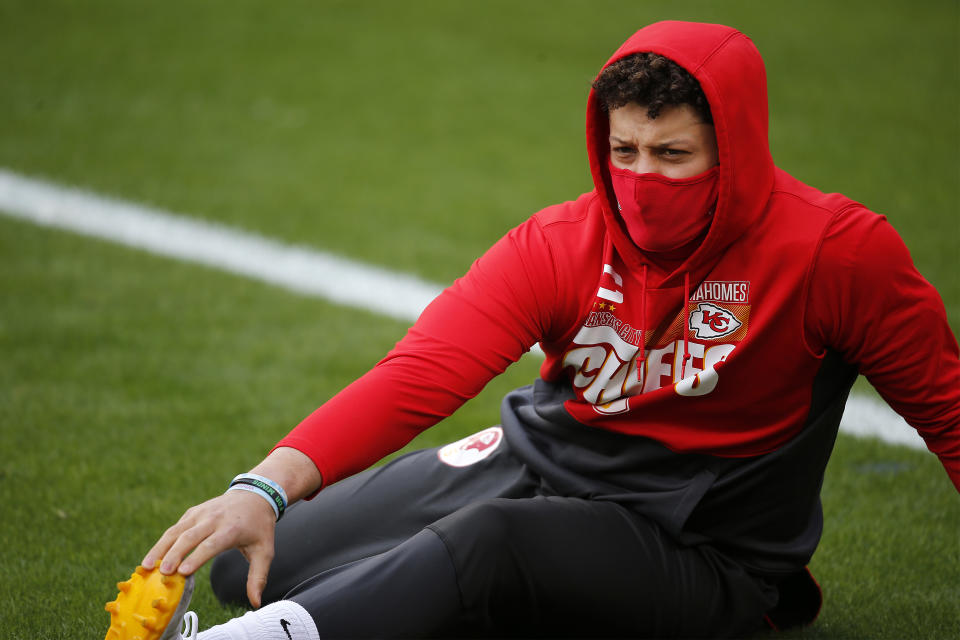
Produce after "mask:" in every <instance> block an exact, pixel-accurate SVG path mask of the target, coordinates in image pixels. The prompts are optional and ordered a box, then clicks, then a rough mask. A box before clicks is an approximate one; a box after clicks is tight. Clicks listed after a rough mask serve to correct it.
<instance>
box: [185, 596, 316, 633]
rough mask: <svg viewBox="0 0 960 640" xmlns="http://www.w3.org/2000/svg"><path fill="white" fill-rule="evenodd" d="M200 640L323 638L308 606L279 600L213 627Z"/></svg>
mask: <svg viewBox="0 0 960 640" xmlns="http://www.w3.org/2000/svg"><path fill="white" fill-rule="evenodd" d="M197 640H320V634H319V633H317V625H316V624H314V622H313V617H311V616H310V614H309V613H307V610H306V609H304V608H303V607H301V606H300V605H299V604H297V603H296V602H294V601H292V600H280V601H278V602H274V603H272V604H268V605H267V606H265V607H262V608H260V609H257V610H256V611H248V612H247V613H245V614H243V615H242V616H240V617H239V618H234V619H233V620H229V621H227V622H225V623H223V624H220V625H217V626H215V627H210V628H209V629H207V630H206V631H203V632H201V633H200V635H199V636H198V638H197Z"/></svg>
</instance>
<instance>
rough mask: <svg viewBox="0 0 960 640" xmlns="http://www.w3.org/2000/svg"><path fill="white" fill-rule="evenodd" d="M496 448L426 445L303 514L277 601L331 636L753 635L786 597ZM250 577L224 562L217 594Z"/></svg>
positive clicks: (282, 558)
mask: <svg viewBox="0 0 960 640" xmlns="http://www.w3.org/2000/svg"><path fill="white" fill-rule="evenodd" d="M491 449H493V450H492V453H491V452H490V451H486V452H485V454H486V455H487V457H485V458H483V459H480V460H479V461H477V462H475V463H472V464H468V465H467V466H461V467H455V466H450V465H449V464H446V463H444V462H442V461H441V458H440V456H439V455H438V452H439V450H438V449H428V450H424V451H419V452H416V453H412V454H409V455H407V456H404V457H401V458H398V459H397V460H395V461H393V462H392V463H390V464H388V465H386V466H384V467H381V468H378V469H373V470H369V471H366V472H364V473H362V474H359V475H357V476H354V477H352V478H349V479H347V480H344V481H342V482H339V483H337V484H335V485H333V486H331V487H328V488H327V489H325V490H324V491H322V492H321V493H320V494H319V495H318V496H317V497H316V498H314V499H313V500H311V501H305V502H300V503H298V504H296V505H293V506H292V507H291V508H290V509H289V510H288V512H287V514H286V515H285V516H284V518H283V520H282V521H281V522H280V523H279V524H278V526H277V537H276V557H275V559H274V562H273V565H272V566H271V570H270V575H269V580H268V584H267V589H266V592H265V594H264V601H265V602H271V601H274V600H279V599H290V600H294V601H296V602H297V603H299V604H300V605H302V606H303V607H304V608H305V609H306V610H307V611H309V612H310V614H311V615H312V616H313V618H314V620H315V621H316V623H317V628H318V630H319V632H320V637H321V638H350V637H430V636H434V637H436V636H454V637H463V636H522V637H530V636H538V635H539V636H581V637H582V636H592V637H597V636H631V637H657V638H660V637H705V636H709V637H722V636H742V635H744V634H747V633H749V632H751V631H753V630H755V629H758V628H760V627H761V625H762V616H763V614H764V612H765V611H767V610H768V609H769V608H770V607H772V606H773V605H774V604H775V603H776V592H775V589H774V588H773V587H772V586H770V585H769V584H768V583H767V582H766V581H765V580H763V579H761V578H758V577H755V576H751V575H750V574H748V573H747V572H746V571H745V570H744V569H743V568H742V567H740V566H739V565H738V564H737V563H736V562H734V561H733V560H731V559H730V558H728V557H726V556H724V555H723V554H722V553H720V552H718V551H716V550H715V549H712V548H711V547H709V546H705V545H699V546H691V547H684V546H681V545H679V544H677V543H676V542H675V541H674V540H672V539H671V537H670V536H669V535H668V534H667V533H666V532H665V531H664V530H663V529H662V528H661V527H660V526H659V525H657V524H656V523H655V522H653V521H652V520H650V519H648V518H646V517H645V516H643V515H640V514H639V513H636V512H635V511H632V510H630V509H628V508H626V507H624V506H622V505H621V504H619V503H617V502H616V501H611V500H591V499H584V498H582V497H580V498H572V497H564V496H560V495H556V494H555V492H553V491H552V490H551V489H550V488H549V487H548V486H546V484H545V483H544V482H542V481H541V480H540V479H539V478H538V477H536V476H535V475H534V474H533V473H532V472H531V471H530V470H529V469H528V468H527V466H526V465H524V464H523V463H522V462H520V461H519V460H518V459H517V458H516V457H514V456H513V455H512V454H511V452H510V449H509V445H508V444H507V442H506V441H503V440H500V441H499V442H498V443H497V444H496V446H495V448H493V447H491ZM246 573H247V563H246V560H245V559H244V558H243V556H242V555H241V554H240V553H239V552H237V551H230V552H227V553H225V554H222V555H221V556H219V557H218V558H217V559H216V560H215V561H214V564H213V570H212V573H211V581H212V583H213V589H214V592H215V593H216V595H217V597H218V598H219V599H220V600H221V601H223V602H244V601H245V583H246Z"/></svg>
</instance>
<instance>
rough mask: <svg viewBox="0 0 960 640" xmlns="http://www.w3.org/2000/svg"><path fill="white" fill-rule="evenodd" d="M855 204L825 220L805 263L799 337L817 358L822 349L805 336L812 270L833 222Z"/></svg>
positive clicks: (821, 353) (854, 204)
mask: <svg viewBox="0 0 960 640" xmlns="http://www.w3.org/2000/svg"><path fill="white" fill-rule="evenodd" d="M779 193H784V194H785V195H794V194H791V193H787V192H779ZM808 204H812V203H808ZM812 206H814V207H817V208H818V209H822V210H824V211H830V210H829V209H826V208H825V207H821V206H819V205H816V204H812ZM857 206H861V205H858V204H857V203H856V202H851V203H849V204H846V205H844V206H843V207H841V208H840V209H838V210H837V211H834V212H832V214H831V216H830V219H829V220H828V221H827V224H825V225H824V226H823V231H821V232H820V237H819V238H817V246H816V248H815V249H814V251H813V255H812V256H811V258H810V264H808V265H807V272H806V274H805V275H804V279H803V300H802V301H801V305H800V308H801V309H802V310H803V311H802V313H801V314H800V337H801V339H802V340H803V346H804V348H805V349H806V350H807V353H809V354H810V355H811V356H813V357H814V358H817V359H818V360H819V359H821V358H823V355H824V350H821V351H820V352H819V353H817V352H816V351H814V349H813V347H812V346H811V344H810V340H809V338H808V336H807V313H808V311H809V302H810V289H811V287H812V283H813V272H814V271H815V270H816V267H817V261H818V260H819V259H820V251H821V249H823V243H824V241H825V240H826V237H827V234H828V233H829V232H830V229H831V228H832V227H833V223H834V222H836V220H837V218H839V217H840V216H841V215H842V214H844V213H846V212H847V211H848V210H849V209H851V208H853V207H857Z"/></svg>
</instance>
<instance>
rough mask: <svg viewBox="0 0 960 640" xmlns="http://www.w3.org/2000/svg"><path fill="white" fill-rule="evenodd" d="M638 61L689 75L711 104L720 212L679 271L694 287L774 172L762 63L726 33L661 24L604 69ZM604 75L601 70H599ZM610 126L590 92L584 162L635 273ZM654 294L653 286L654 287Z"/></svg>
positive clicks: (757, 207)
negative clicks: (648, 59)
mask: <svg viewBox="0 0 960 640" xmlns="http://www.w3.org/2000/svg"><path fill="white" fill-rule="evenodd" d="M635 53H655V54H658V55H661V56H664V57H666V58H669V59H670V60H672V61H673V62H675V63H677V64H678V65H680V66H681V67H683V68H684V69H686V70H687V72H688V73H690V75H692V76H693V77H694V78H696V79H697V81H698V82H699V83H700V86H701V88H702V89H703V93H704V95H705V96H706V98H707V101H708V102H709V103H710V112H711V115H712V116H713V123H714V128H715V130H716V137H717V147H718V151H719V159H720V175H719V181H718V198H717V206H716V210H715V212H714V216H713V221H712V223H711V225H710V229H709V231H708V233H707V235H706V237H705V238H704V240H703V241H702V243H701V244H700V246H698V247H697V248H696V250H695V251H694V252H693V253H692V255H690V256H689V257H688V258H687V259H686V261H685V262H684V263H683V265H681V267H680V268H679V269H677V270H676V271H674V273H673V274H668V275H667V277H666V279H665V280H664V281H663V282H662V283H660V284H661V285H666V286H669V283H668V281H671V280H673V278H674V277H678V276H679V274H680V273H682V272H688V273H690V274H691V275H692V276H693V278H694V279H695V281H698V280H699V278H700V277H702V275H703V274H705V273H706V272H707V271H708V270H709V268H710V267H711V266H712V265H713V264H714V263H715V262H716V260H717V259H719V257H720V255H721V254H722V253H723V251H724V249H726V247H727V246H729V245H730V244H731V243H732V242H733V241H735V240H736V239H737V238H738V237H740V235H741V234H743V232H744V231H745V230H746V229H747V228H748V227H749V226H750V225H751V224H752V223H753V222H754V221H756V220H757V219H758V218H759V217H760V215H761V213H762V212H763V209H764V207H765V205H766V202H767V200H768V198H769V197H770V191H771V188H772V186H773V174H774V166H773V159H772V158H771V156H770V146H769V141H768V138H767V80H766V72H765V70H764V65H763V59H762V58H761V57H760V53H759V51H757V48H756V47H755V46H754V45H753V42H751V40H750V39H749V38H748V37H747V36H745V35H743V34H742V33H740V32H739V31H737V30H736V29H733V28H731V27H727V26H723V25H717V24H702V23H694V22H677V21H666V22H657V23H654V24H651V25H649V26H647V27H644V28H643V29H640V30H639V31H637V32H636V33H635V34H633V35H632V36H631V37H630V38H629V39H628V40H627V41H626V42H625V43H623V45H622V46H621V47H620V48H619V49H618V50H617V51H616V53H614V54H613V56H612V57H611V58H610V60H608V61H607V63H606V64H605V65H604V68H606V67H607V66H609V65H610V64H612V63H614V62H616V61H617V60H619V59H621V58H624V57H626V56H629V55H632V54H635ZM601 71H602V70H601ZM609 135H610V134H609V121H608V116H607V113H606V112H605V111H604V110H603V106H602V104H601V103H600V100H599V98H598V97H597V96H596V94H595V92H594V91H593V90H591V91H590V96H589V98H588V100H587V154H588V156H589V159H590V171H591V173H592V175H593V182H594V186H595V187H596V190H597V193H598V194H599V196H600V200H601V202H602V206H603V213H604V217H605V219H606V223H607V228H608V230H609V232H610V234H611V236H612V237H613V242H614V246H615V247H616V249H617V252H618V253H619V254H620V255H621V256H622V257H623V259H624V260H625V261H626V262H627V264H628V265H629V266H631V267H634V268H639V267H640V266H641V265H643V264H647V263H648V262H649V259H648V257H647V256H646V255H645V254H644V252H643V251H641V250H640V249H639V248H637V247H636V245H634V244H633V242H632V241H631V239H630V236H629V235H627V232H626V230H625V228H624V225H623V222H622V221H621V219H620V216H619V214H618V213H617V207H616V205H615V204H611V203H615V202H616V201H615V196H614V195H613V188H612V185H611V182H610V172H609V169H608V168H607V159H608V157H609V140H608V138H609ZM655 286H656V285H655Z"/></svg>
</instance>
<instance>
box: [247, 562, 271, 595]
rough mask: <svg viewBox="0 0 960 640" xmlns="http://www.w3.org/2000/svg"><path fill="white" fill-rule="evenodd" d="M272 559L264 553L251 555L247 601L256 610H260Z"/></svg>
mask: <svg viewBox="0 0 960 640" xmlns="http://www.w3.org/2000/svg"><path fill="white" fill-rule="evenodd" d="M272 559H273V558H272V557H271V556H270V554H269V553H264V552H262V551H261V552H253V553H251V554H250V570H249V571H248V572H247V599H248V600H249V601H250V604H252V605H253V607H254V609H259V608H260V604H261V598H262V596H263V590H264V589H265V588H266V586H267V574H268V573H269V571H270V562H271V560H272Z"/></svg>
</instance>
